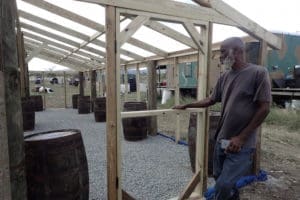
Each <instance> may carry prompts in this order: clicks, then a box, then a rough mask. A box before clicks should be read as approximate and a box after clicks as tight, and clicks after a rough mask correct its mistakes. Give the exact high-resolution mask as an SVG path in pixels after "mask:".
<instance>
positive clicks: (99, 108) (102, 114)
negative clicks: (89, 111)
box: [94, 97, 106, 122]
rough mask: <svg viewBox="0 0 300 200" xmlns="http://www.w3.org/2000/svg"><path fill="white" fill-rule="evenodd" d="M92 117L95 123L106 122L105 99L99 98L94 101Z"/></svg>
mask: <svg viewBox="0 0 300 200" xmlns="http://www.w3.org/2000/svg"><path fill="white" fill-rule="evenodd" d="M94 116H95V121H96V122H105V121H106V97H99V98H96V99H95V101H94Z"/></svg>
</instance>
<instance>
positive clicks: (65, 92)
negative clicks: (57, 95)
mask: <svg viewBox="0 0 300 200" xmlns="http://www.w3.org/2000/svg"><path fill="white" fill-rule="evenodd" d="M66 81H67V79H66V72H65V71H64V95H65V98H64V100H65V108H67V107H68V105H67V82H66Z"/></svg>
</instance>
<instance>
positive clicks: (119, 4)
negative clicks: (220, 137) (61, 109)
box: [0, 0, 281, 200]
mask: <svg viewBox="0 0 300 200" xmlns="http://www.w3.org/2000/svg"><path fill="white" fill-rule="evenodd" d="M23 1H24V2H26V3H29V4H32V5H34V6H36V7H38V8H41V9H44V10H47V11H49V12H51V13H54V14H56V15H59V16H61V17H64V18H66V19H69V20H72V21H74V22H76V23H79V24H83V25H85V26H87V27H89V28H91V29H94V30H97V32H96V33H95V34H94V35H92V36H89V35H86V34H83V33H81V32H78V31H75V30H73V29H70V28H68V27H65V26H62V25H60V24H58V23H54V22H51V21H48V20H47V19H43V18H41V17H38V16H35V15H33V14H31V13H29V12H27V11H24V10H19V11H18V14H19V16H20V17H22V18H24V19H27V20H30V21H32V22H35V23H38V24H40V25H43V26H46V27H49V28H51V29H54V30H58V31H60V32H62V33H65V34H68V35H70V36H73V37H76V38H79V39H81V40H83V42H82V43H78V42H75V41H73V40H70V39H68V38H66V37H63V36H61V35H58V34H55V33H52V32H48V31H45V30H42V29H41V28H39V27H37V26H34V25H31V24H28V23H26V22H22V21H21V22H20V27H21V28H22V30H23V34H24V36H25V38H24V46H25V49H26V51H27V52H28V56H27V58H25V62H28V61H29V60H30V59H32V58H33V57H38V58H42V59H46V60H48V61H51V62H55V63H61V64H62V65H65V66H67V67H70V68H72V69H75V70H78V71H81V72H83V71H89V70H94V69H103V68H106V82H108V83H109V84H110V85H109V87H107V90H106V94H107V166H108V168H107V180H108V199H110V200H114V199H122V194H126V192H123V193H122V187H121V179H120V177H121V176H120V173H121V172H120V169H121V162H120V160H121V159H120V155H121V152H120V149H121V148H120V135H121V124H120V123H121V118H125V117H132V116H134V117H142V116H157V115H160V114H164V113H173V114H176V115H177V126H178V127H179V126H180V125H179V115H180V113H181V112H197V113H198V118H197V119H198V121H197V127H198V128H197V145H196V149H197V153H196V171H197V173H196V174H195V176H194V177H193V179H192V180H191V182H190V184H189V185H188V186H187V187H186V189H185V190H184V191H183V192H182V193H181V194H180V197H179V199H186V198H188V197H189V196H190V194H191V193H192V192H193V191H194V190H195V191H196V192H197V193H198V195H199V196H202V194H203V191H204V188H205V187H206V168H207V165H206V163H207V160H206V159H207V143H208V136H207V129H208V120H207V117H208V114H207V111H206V110H203V109H188V110H186V111H177V110H151V111H139V112H130V113H127V112H126V113H121V112H120V67H121V65H124V66H125V71H126V68H129V67H136V68H137V69H138V68H139V67H141V65H142V64H143V65H144V64H147V63H148V62H153V61H156V62H157V63H156V64H159V63H174V64H176V63H180V62H183V61H186V60H190V59H195V56H196V58H197V60H198V80H199V81H198V89H197V91H198V93H197V94H198V96H197V99H202V98H204V97H206V96H207V95H208V89H207V83H208V70H209V63H210V62H209V61H210V57H211V51H212V49H213V47H212V44H211V37H212V36H211V35H212V24H213V23H219V24H225V25H230V26H236V27H238V28H240V29H241V30H243V31H245V32H247V33H248V34H250V35H251V36H253V37H254V38H256V39H259V40H263V41H265V43H264V44H268V45H269V46H271V47H274V48H278V49H279V48H280V47H281V40H280V38H278V37H277V36H275V35H273V34H272V33H270V32H268V31H266V30H265V29H264V28H262V27H260V26H259V25H258V24H256V23H255V22H253V21H251V20H250V19H248V18H247V17H245V16H243V15H242V14H241V13H239V12H238V11H236V10H235V9H233V8H231V7H230V6H228V5H227V4H225V3H224V2H223V1H222V0H194V2H196V3H198V4H199V6H195V5H190V4H186V3H180V2H175V1H172V0H139V1H137V0H118V1H114V0H80V1H83V2H89V3H95V4H99V5H102V6H105V10H106V25H105V26H104V25H101V24H99V23H96V22H94V21H92V20H89V19H87V18H85V17H82V16H80V15H77V14H76V13H74V12H71V11H69V10H66V9H63V8H61V7H59V6H56V5H54V4H51V3H49V2H47V1H45V0H23ZM121 16H122V17H123V18H121ZM123 19H131V23H130V24H129V25H128V26H127V27H126V28H125V29H124V30H123V31H120V22H121V21H122V20H123ZM159 21H165V22H172V23H178V24H181V25H182V26H183V27H184V28H185V29H186V31H187V32H188V34H189V37H188V36H186V35H184V34H182V33H180V32H178V31H176V30H174V29H171V28H169V27H168V26H166V25H164V24H162V23H160V22H159ZM142 26H146V27H148V28H150V29H152V30H155V31H157V32H159V33H161V34H163V35H165V36H167V37H169V38H172V39H174V40H176V41H179V42H180V43H182V44H184V45H186V46H188V47H189V49H187V50H183V51H178V52H172V53H170V52H166V51H164V50H162V49H159V48H157V47H155V46H152V45H150V44H147V43H145V42H143V41H141V40H138V39H136V38H133V37H132V35H133V34H134V33H135V32H136V31H137V30H138V29H139V28H140V27H142ZM25 29H27V30H31V31H30V32H29V31H26V30H25ZM199 30H201V31H199ZM32 32H34V33H36V34H33V33H32ZM38 34H39V35H43V36H46V37H48V38H52V39H55V40H56V41H59V42H54V41H53V40H49V39H46V38H45V37H41V36H39V35H38ZM103 34H105V35H106V42H103V41H101V40H98V39H97V38H99V37H100V36H102V35H103ZM125 43H128V44H131V45H134V46H136V47H139V48H141V49H144V50H146V51H148V52H151V53H153V54H155V56H150V57H143V56H141V55H138V54H137V53H135V52H132V51H128V50H125V49H122V45H123V44H125ZM88 44H93V45H97V46H99V47H105V48H106V52H104V51H102V50H99V49H96V48H94V47H91V46H88ZM71 46H72V47H71ZM262 52H265V50H262ZM120 55H125V56H128V57H130V58H132V59H133V60H130V61H127V60H124V59H122V58H120ZM262 55H263V54H262ZM25 64H26V63H25ZM152 67H155V62H154V64H152ZM23 75H24V74H23ZM101 78H102V77H101ZM175 78H176V86H175V97H176V100H175V102H176V104H179V86H178V71H176V76H175ZM138 79H139V78H138V76H137V81H139V80H138ZM22 82H23V84H25V82H26V81H25V80H23V81H22ZM21 84H22V83H21ZM21 87H22V85H21ZM22 88H24V87H22ZM153 88H154V87H153ZM137 89H138V93H137V95H138V96H137V99H140V96H139V88H137ZM1 91H2V90H0V92H1ZM0 103H2V102H0ZM1 105H2V104H0V106H1ZM2 110H3V108H1V113H3V112H2ZM179 137H180V136H179V132H176V140H177V141H178V140H179ZM2 148H5V146H4V147H2V145H1V150H2ZM1 152H3V151H1Z"/></svg>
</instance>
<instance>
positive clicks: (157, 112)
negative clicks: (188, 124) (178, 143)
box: [121, 108, 204, 118]
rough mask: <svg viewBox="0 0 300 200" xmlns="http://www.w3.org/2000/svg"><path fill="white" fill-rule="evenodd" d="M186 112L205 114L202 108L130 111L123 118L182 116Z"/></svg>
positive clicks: (123, 113) (123, 114) (122, 113)
mask: <svg viewBox="0 0 300 200" xmlns="http://www.w3.org/2000/svg"><path fill="white" fill-rule="evenodd" d="M186 112H199V113H202V112H204V109H202V108H188V109H185V110H173V109H161V110H144V111H130V112H121V116H122V118H131V117H149V116H158V115H165V114H180V113H186Z"/></svg>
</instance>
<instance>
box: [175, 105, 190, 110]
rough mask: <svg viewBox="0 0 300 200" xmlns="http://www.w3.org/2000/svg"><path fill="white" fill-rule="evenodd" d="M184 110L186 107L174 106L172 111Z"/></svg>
mask: <svg viewBox="0 0 300 200" xmlns="http://www.w3.org/2000/svg"><path fill="white" fill-rule="evenodd" d="M186 108H187V106H186V105H177V106H174V107H173V108H172V109H178V110H184V109H186Z"/></svg>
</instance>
